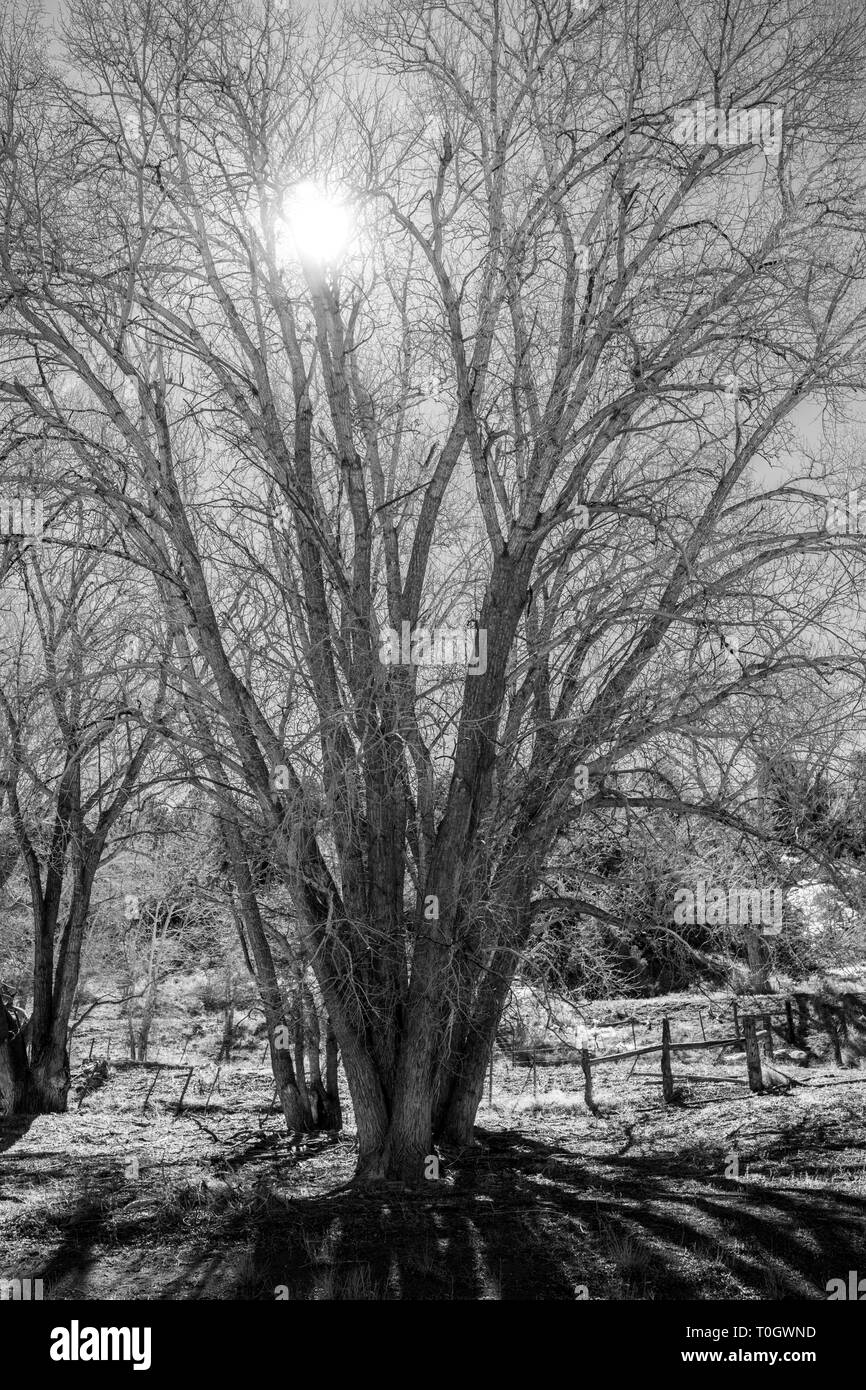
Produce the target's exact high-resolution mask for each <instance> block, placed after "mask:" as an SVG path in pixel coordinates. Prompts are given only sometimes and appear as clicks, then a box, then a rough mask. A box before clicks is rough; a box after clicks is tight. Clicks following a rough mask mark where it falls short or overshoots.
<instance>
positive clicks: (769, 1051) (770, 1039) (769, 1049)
mask: <svg viewBox="0 0 866 1390" xmlns="http://www.w3.org/2000/svg"><path fill="white" fill-rule="evenodd" d="M763 1021H764V1032H765V1033H766V1034H767V1056H768V1057H772V1056H773V1034H772V1032H771V1029H770V1024H771V1019H770V1015H769V1014H764V1016H763Z"/></svg>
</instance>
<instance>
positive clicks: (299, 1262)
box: [201, 1133, 866, 1300]
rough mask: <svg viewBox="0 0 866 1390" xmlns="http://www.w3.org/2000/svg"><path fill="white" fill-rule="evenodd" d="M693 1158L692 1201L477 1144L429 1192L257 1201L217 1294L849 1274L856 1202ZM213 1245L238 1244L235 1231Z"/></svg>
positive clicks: (855, 1241) (666, 1188) (709, 1288)
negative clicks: (260, 1216)
mask: <svg viewBox="0 0 866 1390" xmlns="http://www.w3.org/2000/svg"><path fill="white" fill-rule="evenodd" d="M702 1161H703V1163H704V1165H705V1168H704V1174H705V1176H704V1178H703V1183H702V1188H701V1190H699V1191H696V1190H695V1184H694V1182H693V1181H690V1182H688V1183H686V1184H682V1183H681V1184H680V1185H679V1186H678V1185H677V1184H676V1183H672V1181H671V1177H670V1174H669V1173H668V1172H666V1171H664V1170H663V1169H662V1168H659V1169H658V1170H657V1171H655V1172H654V1171H653V1168H652V1165H651V1164H648V1163H647V1162H645V1161H643V1160H634V1161H630V1160H628V1159H626V1158H625V1157H624V1156H620V1158H619V1159H618V1161H617V1162H616V1163H615V1164H614V1163H610V1164H604V1163H601V1164H590V1163H587V1162H584V1161H583V1160H581V1159H579V1158H576V1157H575V1156H574V1154H573V1153H571V1152H569V1151H567V1150H565V1149H563V1148H561V1147H559V1146H557V1145H552V1144H546V1143H544V1142H542V1141H539V1140H537V1139H530V1138H528V1137H527V1136H526V1135H524V1134H509V1133H506V1134H502V1133H500V1134H497V1135H490V1136H487V1142H486V1144H485V1146H484V1147H483V1148H482V1149H481V1150H480V1151H479V1152H478V1153H477V1154H475V1155H474V1156H473V1157H472V1158H471V1159H467V1160H464V1161H462V1162H461V1163H460V1165H459V1166H458V1167H456V1168H455V1169H454V1170H453V1171H452V1172H451V1173H450V1174H446V1175H445V1177H444V1179H443V1180H442V1181H440V1183H438V1184H431V1185H430V1186H431V1191H430V1193H429V1194H428V1193H427V1192H422V1193H420V1194H410V1193H408V1192H407V1191H406V1190H404V1189H399V1188H396V1187H395V1188H394V1189H393V1190H392V1189H388V1190H383V1191H375V1192H372V1191H368V1192H366V1193H361V1192H358V1191H355V1190H351V1191H348V1192H344V1193H342V1194H341V1195H340V1196H339V1197H334V1196H333V1195H328V1196H325V1197H317V1198H313V1199H302V1200H287V1201H279V1200H277V1199H272V1200H271V1201H270V1202H269V1204H268V1212H267V1219H266V1220H261V1221H258V1222H257V1223H256V1224H255V1227H254V1232H253V1244H252V1249H251V1250H250V1252H249V1255H248V1270H247V1272H246V1273H245V1274H244V1276H243V1277H242V1278H240V1279H239V1280H237V1281H236V1282H235V1283H234V1285H233V1287H232V1290H231V1292H230V1294H229V1296H230V1297H237V1298H260V1299H261V1298H267V1299H270V1298H274V1297H275V1291H276V1290H277V1289H279V1290H280V1293H279V1296H280V1297H283V1298H289V1299H292V1300H296V1299H321V1298H326V1299H327V1298H330V1299H345V1300H354V1299H359V1298H361V1299H363V1298H367V1299H425V1300H427V1299H484V1298H501V1299H559V1300H561V1299H566V1300H573V1299H574V1298H575V1297H580V1296H581V1292H582V1291H581V1286H583V1287H584V1288H585V1290H586V1296H588V1297H589V1298H622V1299H643V1298H658V1299H695V1298H698V1299H700V1298H724V1297H733V1298H737V1297H740V1298H787V1299H797V1300H802V1299H820V1298H824V1297H826V1285H827V1281H828V1280H829V1279H831V1278H835V1277H839V1276H840V1275H841V1276H847V1271H848V1270H849V1269H856V1268H857V1262H858V1259H859V1261H860V1263H861V1264H862V1250H863V1242H864V1235H866V1204H864V1203H863V1202H862V1201H860V1200H858V1199H856V1198H853V1197H848V1196H840V1195H839V1194H837V1193H834V1192H832V1191H829V1190H815V1191H811V1190H810V1191H808V1192H805V1191H797V1192H791V1191H778V1190H772V1189H771V1190H768V1189H767V1188H765V1187H757V1186H751V1185H747V1184H737V1183H733V1182H730V1181H726V1180H725V1179H724V1178H723V1177H722V1176H721V1175H719V1176H718V1177H715V1176H713V1175H712V1174H707V1173H706V1161H707V1155H706V1153H703V1154H702ZM723 1167H724V1163H723V1161H720V1163H719V1168H720V1170H721V1169H723ZM224 1235H225V1239H226V1241H227V1243H228V1244H231V1243H232V1242H234V1241H242V1240H244V1239H246V1240H249V1236H250V1225H249V1222H248V1221H246V1222H245V1221H244V1220H243V1219H242V1218H241V1217H238V1218H237V1219H236V1220H235V1221H234V1223H233V1224H232V1225H231V1226H230V1227H229V1228H228V1229H226V1231H225V1233H224ZM201 1293H202V1295H203V1296H207V1291H206V1289H205V1288H202V1289H201Z"/></svg>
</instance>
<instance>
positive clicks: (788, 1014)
mask: <svg viewBox="0 0 866 1390" xmlns="http://www.w3.org/2000/svg"><path fill="white" fill-rule="evenodd" d="M785 1018H786V1019H787V1020H788V1042H789V1043H790V1044H791V1046H792V1047H796V1046H797V1034H796V1031H795V1029H794V1010H793V1008H792V1007H791V1001H790V999H786V1000H785Z"/></svg>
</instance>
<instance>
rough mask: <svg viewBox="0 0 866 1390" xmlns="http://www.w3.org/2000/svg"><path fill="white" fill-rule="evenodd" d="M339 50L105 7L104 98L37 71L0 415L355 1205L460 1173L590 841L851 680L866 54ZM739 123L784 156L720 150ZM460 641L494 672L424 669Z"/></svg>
mask: <svg viewBox="0 0 866 1390" xmlns="http://www.w3.org/2000/svg"><path fill="white" fill-rule="evenodd" d="M310 24H311V22H310V21H306V20H305V19H304V17H303V16H294V17H293V16H292V15H291V14H289V13H288V12H287V11H285V10H284V9H283V8H282V7H280V8H278V7H276V6H272V5H270V4H264V5H256V4H251V5H242V4H237V5H233V4H228V5H227V4H215V3H210V0H205V3H203V4H202V3H196V4H195V5H192V4H191V3H190V4H186V3H184V4H178V5H176V6H173V7H172V8H171V11H170V12H169V11H168V9H165V10H164V9H160V8H159V7H153V6H150V5H145V4H144V3H138V0H123V3H121V4H120V5H116V4H115V5H112V6H109V5H108V4H107V3H104V0H78V3H75V4H73V5H71V6H70V9H69V19H68V25H67V31H66V42H67V54H68V59H69V63H70V65H71V71H72V72H74V74H75V76H74V78H73V77H72V76H67V77H66V78H65V79H62V78H61V77H60V76H58V77H57V78H56V80H54V81H53V82H49V81H48V80H47V78H46V79H45V80H44V81H43V83H42V86H41V87H40V86H39V84H38V83H37V84H36V86H35V88H31V87H28V88H27V89H26V91H25V89H24V86H23V84H22V83H21V82H20V81H19V82H18V84H17V86H16V81H15V76H14V64H7V67H9V73H8V74H7V78H6V85H7V88H8V93H7V95H6V101H7V110H8V112H9V118H8V122H7V124H8V128H9V136H8V138H7V144H6V146H5V155H4V161H3V163H2V164H0V179H2V188H0V195H2V199H3V218H4V224H5V228H6V235H5V237H4V238H2V239H0V283H2V287H3V292H4V296H5V302H6V311H5V314H6V320H7V323H8V327H7V329H6V333H7V342H8V343H9V344H10V345H14V353H15V354H16V355H17V357H16V361H17V362H18V364H19V365H18V366H17V369H16V370H14V371H13V370H11V369H9V370H6V371H5V372H4V374H3V381H2V384H0V391H2V399H3V400H4V402H5V403H6V407H7V409H8V411H9V413H10V416H11V417H12V418H13V419H15V420H16V421H18V422H20V425H21V427H23V424H24V422H28V423H29V426H30V428H33V429H39V430H42V431H48V432H50V433H51V434H52V435H54V436H56V437H62V438H63V439H64V440H65V441H68V443H69V445H70V447H71V448H72V449H73V450H74V452H75V456H76V459H77V470H76V473H75V476H74V477H70V478H69V479H68V480H67V485H68V486H69V487H70V488H72V487H74V488H75V489H77V490H78V492H79V494H80V495H82V496H87V497H91V498H94V499H98V502H99V505H100V506H101V507H103V508H104V509H105V510H106V511H107V512H108V513H110V514H111V515H112V516H114V517H115V518H116V519H117V521H118V522H121V523H122V525H123V528H124V531H123V534H124V536H125V538H126V541H127V544H128V545H129V547H130V551H131V552H134V555H135V558H136V562H137V563H138V564H141V565H145V566H147V567H149V568H150V570H151V571H152V573H153V574H154V575H155V576H156V577H157V580H158V582H159V584H160V587H161V592H162V593H163V597H164V599H165V602H166V605H167V609H168V611H169V612H171V614H172V621H173V623H177V624H179V625H181V626H182V627H183V630H184V632H185V634H186V635H187V638H188V640H189V644H190V657H191V660H192V661H193V663H198V664H197V666H195V679H194V680H193V679H192V678H191V677H190V676H189V672H188V670H187V676H186V677H185V679H186V680H187V691H188V699H189V700H190V701H191V702H198V704H199V708H200V710H201V712H202V717H205V716H206V718H207V719H208V720H209V721H211V722H212V723H213V725H214V726H217V736H218V740H219V749H220V761H221V762H222V767H221V768H220V769H218V768H217V767H216V766H213V768H212V780H213V781H214V782H216V781H218V780H219V778H220V777H222V776H223V774H225V781H226V782H227V783H228V785H229V787H230V788H231V791H232V793H233V795H235V797H236V798H237V799H238V805H239V807H240V809H241V810H242V812H243V816H244V817H245V818H246V819H247V820H248V821H252V820H253V819H254V818H255V817H258V818H259V820H260V822H261V823H262V825H263V826H264V827H265V828H266V830H267V832H268V834H269V836H270V850H271V854H272V856H273V860H274V863H275V864H276V865H277V866H278V867H279V871H280V873H281V874H282V876H283V879H284V882H285V883H286V885H287V886H288V887H289V889H290V891H291V893H292V897H293V902H294V906H295V910H296V913H297V917H298V921H299V923H300V925H301V927H302V930H303V934H304V942H303V944H304V951H305V954H306V956H307V958H308V960H309V962H310V966H311V968H312V970H313V971H314V973H315V978H316V981H317V984H318V987H319V990H320V992H321V996H322V999H323V1001H324V1005H325V1007H326V1009H327V1013H328V1015H329V1017H330V1018H331V1019H332V1021H333V1027H334V1031H335V1035H336V1038H337V1040H338V1042H339V1047H340V1051H341V1054H342V1058H343V1062H344V1066H345V1070H346V1075H347V1079H348V1083H349V1087H350V1090H351V1094H352V1100H353V1104H354V1110H355V1116H356V1120H357V1125H358V1132H359V1143H360V1158H359V1175H361V1176H362V1177H365V1178H381V1177H395V1178H400V1179H406V1180H413V1181H414V1180H416V1179H417V1178H418V1177H419V1176H420V1175H421V1173H422V1172H423V1168H424V1158H425V1155H426V1154H427V1153H429V1151H430V1149H431V1146H432V1144H433V1143H434V1142H442V1143H457V1144H465V1143H467V1142H469V1140H470V1138H471V1134H472V1126H473V1122H474V1117H475V1113H476V1110H477V1106H478V1103H479V1099H480V1095H481V1088H482V1085H483V1077H484V1069H485V1065H486V1061H487V1057H488V1056H489V1052H490V1049H491V1047H492V1045H493V1041H494V1037H495V1032H496V1028H497V1024H498V1020H499V1017H500V1014H501V1011H502V1008H503V1003H504V1000H505V997H506V994H507V991H508V988H509V985H510V982H511V980H512V979H513V977H514V973H515V971H516V969H517V968H518V965H519V962H520V960H521V957H522V955H523V953H524V951H525V949H526V947H527V944H528V942H529V941H530V938H531V936H532V928H533V901H534V898H535V896H536V894H537V892H538V886H539V883H540V880H541V877H542V875H543V872H544V868H545V864H546V862H547V861H548V859H549V857H550V854H551V851H552V848H553V846H554V845H555V843H556V842H557V839H558V837H559V836H560V835H561V832H562V828H563V826H564V825H568V824H569V823H570V822H572V821H574V820H577V819H578V818H579V817H580V816H581V815H585V814H586V813H587V810H589V809H592V808H600V807H605V806H619V807H625V806H630V807H632V808H633V809H634V810H635V812H638V811H639V810H640V809H641V808H646V807H647V805H649V804H654V803H655V802H656V801H657V800H658V798H657V797H656V796H655V793H653V794H652V799H651V800H649V799H648V794H647V791H646V789H645V788H644V787H643V786H641V784H640V767H639V760H640V759H641V757H643V756H654V753H655V751H656V750H657V748H658V743H659V741H660V740H662V741H664V742H666V743H670V742H672V741H673V742H676V741H677V740H680V741H682V742H683V743H688V742H689V741H692V740H695V739H701V738H703V739H705V740H706V741H707V742H709V741H710V740H712V739H716V740H724V739H731V738H734V739H735V738H736V737H737V734H736V729H737V724H738V722H739V721H740V720H743V719H745V721H746V723H747V725H749V724H751V723H752V722H753V717H754V713H755V710H756V709H757V707H758V705H759V703H760V702H761V701H763V702H768V701H769V702H772V701H773V700H777V701H778V700H781V699H782V698H784V689H785V685H784V681H785V678H786V676H788V675H789V674H790V673H791V672H797V671H801V670H804V671H806V670H807V671H810V672H812V673H813V675H814V676H815V677H816V678H818V677H820V676H829V675H830V674H831V673H837V674H838V673H841V674H839V677H838V678H839V679H843V678H847V679H852V678H853V677H854V676H856V675H859V674H860V672H861V671H862V656H861V652H860V651H859V650H858V649H857V647H856V644H855V643H854V642H853V641H852V639H851V636H850V615H851V612H852V609H854V608H855V607H856V603H857V592H858V588H857V586H858V583H859V580H860V576H861V574H862V543H861V541H860V540H859V538H858V537H856V536H851V535H839V534H837V533H835V532H833V531H831V530H828V528H827V526H826V525H825V521H824V518H825V502H826V499H827V497H828V496H832V495H835V493H836V491H837V490H840V489H841V487H842V484H843V480H842V479H841V478H840V477H839V475H838V472H837V473H835V474H834V471H833V467H832V464H828V461H827V460H826V459H825V458H822V457H820V455H819V456H818V457H817V458H810V457H808V455H807V454H804V453H803V452H802V451H801V450H800V449H799V448H798V447H797V440H796V437H795V434H796V432H795V424H796V419H797V412H798V410H799V409H800V408H801V406H802V403H803V402H804V401H805V400H807V399H809V398H813V399H815V400H817V401H819V402H820V403H821V404H822V405H824V406H826V407H828V408H829V407H830V406H832V404H833V401H834V399H835V398H836V396H837V395H838V393H843V392H844V391H845V390H846V389H850V388H853V387H856V386H859V385H860V383H861V380H862V367H863V342H864V339H863V328H864V322H863V313H862V309H861V306H860V298H861V296H860V287H861V277H862V269H863V265H862V257H863V251H862V242H861V237H860V230H859V228H860V218H861V209H860V208H859V206H858V205H857V204H856V202H855V200H854V199H853V197H852V194H851V188H852V180H851V170H852V168H853V167H854V165H855V164H856V162H857V160H858V159H859V158H860V157H861V155H862V140H861V136H860V131H859V125H858V117H857V114H856V100H857V93H856V83H855V81H854V79H853V78H852V76H851V74H852V73H853V72H856V71H857V65H858V64H859V63H860V62H861V60H862V43H863V41H862V38H861V35H860V29H859V21H858V17H857V15H856V12H855V10H854V8H853V7H852V6H848V5H846V4H842V5H838V6H833V7H832V8H831V10H827V9H826V8H825V7H822V6H820V5H818V4H816V3H812V0H803V3H800V4H796V3H795V4H791V3H786V4H782V3H781V0H779V3H771V4H770V5H769V6H766V7H765V8H764V10H763V11H762V12H761V14H760V15H758V16H756V15H755V13H754V11H752V10H748V11H741V10H740V9H735V10H731V9H730V8H728V9H725V10H724V11H723V12H717V11H716V9H715V7H713V6H711V5H709V4H707V5H701V6H699V7H698V13H697V15H696V16H695V17H693V19H692V20H689V21H686V19H684V18H683V16H682V14H681V11H680V9H679V7H678V6H677V5H676V4H674V3H672V2H671V0H651V3H649V4H643V5H641V6H634V7H633V6H631V5H630V4H624V5H622V6H620V7H618V8H617V10H616V12H615V13H613V12H611V9H610V7H608V6H600V7H598V8H597V9H596V10H593V11H587V10H585V9H582V8H581V9H579V10H578V9H575V7H574V6H572V5H571V4H569V3H567V0H553V3H541V0H538V3H536V2H535V0H532V2H531V3H528V4H527V3H524V0H519V2H518V0H513V2H507V0H468V3H466V4H461V5H460V6H459V7H457V6H451V5H449V4H447V3H438V2H435V3H434V0H402V2H401V3H400V4H391V3H388V4H384V5H379V6H375V7H372V8H370V9H369V10H367V11H365V12H364V13H362V14H361V15H360V17H356V18H355V19H353V20H352V22H351V24H350V25H349V27H348V32H347V33H346V34H345V35H344V34H341V33H340V31H339V27H337V28H336V30H335V31H333V32H331V33H329V34H327V35H325V34H324V33H320V34H318V35H317V34H315V33H314V32H312V30H311V28H310ZM348 44H351V45H353V48H352V50H351V51H353V52H354V53H355V54H356V62H355V63H352V62H349V61H348V57H347V55H348V53H349V51H350V50H349V48H348V47H346V46H344V45H348ZM341 46H342V47H341ZM22 64H23V59H22V60H21V61H20V62H19V65H18V69H17V70H18V71H20V70H22ZM701 99H705V100H706V101H707V103H708V104H709V105H711V106H712V107H713V108H718V111H719V112H720V113H722V114H721V116H720V117H719V118H718V119H716V124H715V127H714V130H715V135H713V134H712V133H711V134H710V135H709V136H707V131H706V127H704V130H703V134H702V135H700V136H698V135H697V134H696V133H695V132H696V130H697V127H696V126H695V123H694V121H692V126H691V129H692V136H691V137H689V136H688V133H687V132H688V125H689V122H688V121H687V120H685V121H684V118H683V115H682V113H683V111H684V110H686V109H687V108H691V107H693V106H694V104H695V102H697V101H699V100H701ZM40 103H41V104H42V107H44V106H45V105H47V104H51V106H52V110H53V111H55V112H56V113H62V120H59V119H58V120H57V121H56V122H55V129H56V131H57V132H58V133H57V136H56V138H55V140H54V141H53V143H52V145H51V147H50V148H45V146H44V143H43V144H42V145H40V143H39V141H38V140H37V138H36V134H35V131H36V128H37V125H38V120H37V119H36V116H37V115H38V110H39V109H40ZM740 108H745V109H746V110H747V113H748V111H750V110H752V109H754V108H766V110H767V111H768V112H771V114H772V111H773V110H776V109H780V110H781V112H782V126H781V131H780V132H777V126H776V125H772V124H771V128H770V134H771V135H772V136H773V140H776V136H777V134H778V139H777V141H776V143H777V146H778V147H777V148H775V149H774V148H770V147H769V142H765V145H764V146H762V145H761V144H760V140H757V141H756V140H755V139H752V138H751V137H749V138H747V139H744V140H740V139H739V134H738V133H739V131H740V125H739V119H738V118H737V119H736V120H735V125H736V132H735V138H734V139H730V140H729V139H728V138H727V135H726V136H725V138H724V139H721V138H720V137H719V129H720V125H719V121H720V120H721V122H722V125H724V126H726V129H728V130H729V129H730V121H731V119H733V117H732V115H731V113H734V115H736V112H737V110H738V109H740ZM34 113H36V114H34ZM757 128H758V131H759V135H760V132H761V131H762V130H763V126H762V125H761V123H760V121H759V123H758V127H757ZM750 129H752V127H749V126H748V122H747V131H748V130H750ZM689 140H691V143H689ZM73 170H74V187H75V190H76V192H75V198H76V207H77V208H80V209H83V212H82V214H81V216H80V217H75V216H70V215H69V212H68V210H67V209H66V208H64V211H63V213H62V214H61V212H60V210H59V209H55V207H54V206H53V205H52V200H51V198H50V197H49V196H47V195H48V192H49V191H51V190H54V189H56V188H68V187H70V186H71V183H72V179H73ZM311 180H312V181H314V183H315V185H316V186H317V187H316V188H314V189H313V190H312V191H311V190H310V187H309V181H311ZM346 219H350V220H352V221H353V223H354V226H355V228H356V238H355V244H352V245H350V246H348V247H346V248H338V246H337V244H336V242H337V236H336V233H337V232H339V230H340V227H341V224H342V223H343V222H344V221H345V220H346ZM13 233H14V236H13ZM11 350H12V349H11V347H10V351H11ZM70 379H74V381H75V382H76V383H77V385H78V389H79V390H80V391H81V393H82V395H81V396H80V397H79V398H78V400H77V401H76V402H73V403H72V404H70V403H69V400H68V397H67V398H64V395H63V393H62V392H61V391H60V390H59V389H58V383H59V382H60V381H63V382H64V383H66V382H68V381H69V380H70ZM779 458H782V459H783V460H784V467H782V468H780V469H779V468H777V469H775V470H774V467H773V464H774V462H775V461H776V460H777V459H779ZM817 576H820V580H821V582H820V586H818V585H816V582H815V581H816V577H817ZM466 624H468V625H469V631H470V632H471V633H472V634H473V649H472V651H471V652H468V653H467V652H466V651H464V654H463V659H462V661H460V660H457V661H455V660H454V659H453V652H454V647H453V641H452V645H451V648H450V650H451V658H450V659H449V658H448V657H447V656H445V657H443V656H442V655H441V651H442V647H441V642H440V646H439V650H440V655H439V657H438V660H437V658H436V657H435V656H434V657H433V658H432V661H431V656H430V647H429V643H428V644H426V645H425V646H423V647H420V646H415V647H412V646H411V645H410V646H409V650H408V652H407V650H406V645H407V644H406V641H405V639H404V634H409V636H410V637H411V634H412V633H414V632H416V630H417V629H418V628H422V627H423V628H431V627H433V628H441V627H447V628H448V634H449V638H453V629H454V628H455V627H459V628H460V631H461V632H462V631H463V630H464V625H466ZM422 651H423V655H422V654H421V653H422ZM413 653H414V657H415V659H414V660H413V659H411V658H412V657H413ZM467 655H468V656H469V658H470V660H469V662H468V663H467V660H466V657H467ZM407 656H408V658H410V659H408V660H407ZM199 744H201V740H199ZM202 756H203V758H204V756H205V755H204V754H202ZM636 762H637V764H638V765H637V766H636ZM578 775H580V778H581V781H580V783H579V784H578V785H579V786H580V788H581V790H580V791H579V793H578V794H577V795H576V794H575V785H576V778H577V777H578ZM664 799H665V798H662V800H664ZM669 800H670V804H671V805H672V806H675V805H676V804H677V801H681V800H682V798H681V797H678V796H676V795H671V796H670V798H669ZM690 807H691V809H692V810H695V809H696V808H697V809H698V810H703V811H705V812H706V813H707V814H708V815H713V814H721V810H720V808H719V807H718V806H717V805H714V804H713V801H712V797H711V796H705V795H703V794H702V792H701V789H700V786H698V787H697V788H696V789H695V793H694V798H693V799H692V800H691V802H690ZM232 833H233V832H232ZM242 849H243V847H242V846H241V847H240V848H239V849H238V852H237V853H233V867H234V868H235V870H236V872H237V873H238V874H239V876H240V877H239V881H238V886H239V893H240V895H241V898H242V899H243V900H244V902H245V905H246V910H247V911H248V912H249V914H250V920H251V921H253V922H255V914H256V912H257V910H258V909H257V905H256V900H255V890H254V885H250V884H249V883H248V882H246V881H245V880H244V869H243V862H244V855H243V853H242V852H241V851H242ZM244 883H245V886H242V885H243V884H244ZM295 1080H296V1081H297V1077H296V1078H295Z"/></svg>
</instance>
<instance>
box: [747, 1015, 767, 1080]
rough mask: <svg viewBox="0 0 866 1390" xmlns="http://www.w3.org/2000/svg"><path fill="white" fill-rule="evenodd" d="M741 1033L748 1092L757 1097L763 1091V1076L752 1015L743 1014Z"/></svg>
mask: <svg viewBox="0 0 866 1390" xmlns="http://www.w3.org/2000/svg"><path fill="white" fill-rule="evenodd" d="M743 1032H744V1034H745V1038H746V1067H747V1069H748V1073H749V1090H750V1091H756V1092H757V1093H758V1094H759V1095H761V1094H762V1093H763V1090H764V1076H763V1072H762V1071H761V1052H760V1049H759V1047H758V1037H757V1032H756V1029H755V1016H754V1014H743Z"/></svg>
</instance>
